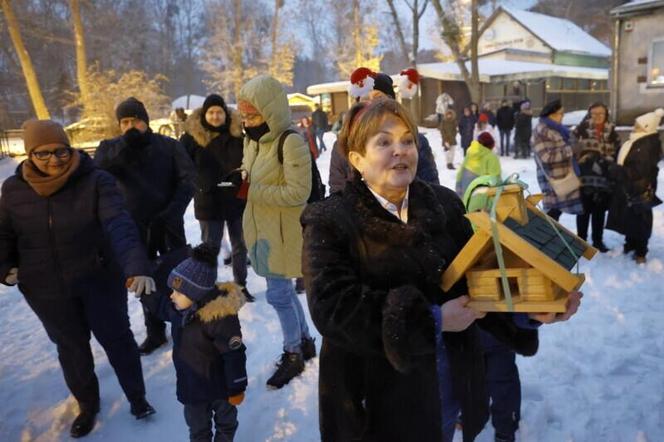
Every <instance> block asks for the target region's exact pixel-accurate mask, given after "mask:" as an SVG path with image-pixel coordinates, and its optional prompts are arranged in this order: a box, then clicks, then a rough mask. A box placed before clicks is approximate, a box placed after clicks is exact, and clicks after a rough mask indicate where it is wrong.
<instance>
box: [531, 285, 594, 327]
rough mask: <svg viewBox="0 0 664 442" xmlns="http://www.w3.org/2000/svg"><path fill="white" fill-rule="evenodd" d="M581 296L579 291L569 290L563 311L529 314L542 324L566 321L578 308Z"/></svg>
mask: <svg viewBox="0 0 664 442" xmlns="http://www.w3.org/2000/svg"><path fill="white" fill-rule="evenodd" d="M582 297H583V293H581V292H578V291H575V292H570V293H569V295H567V303H566V304H565V306H566V307H567V309H566V310H565V312H564V313H530V315H529V316H530V318H531V319H535V320H536V321H539V322H541V323H543V324H552V323H554V322H562V321H567V320H568V319H569V318H571V317H572V316H574V314H575V313H576V311H577V310H578V309H579V306H580V305H581V298H582Z"/></svg>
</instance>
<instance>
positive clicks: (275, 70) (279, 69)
mask: <svg viewBox="0 0 664 442" xmlns="http://www.w3.org/2000/svg"><path fill="white" fill-rule="evenodd" d="M283 7H284V0H275V1H274V15H273V16H272V34H271V38H270V40H271V41H270V43H271V48H272V53H271V54H270V65H269V72H270V75H272V76H273V77H274V78H276V79H277V80H279V81H280V82H282V83H283V84H285V85H288V86H290V85H292V84H293V65H294V63H295V55H294V54H293V52H294V51H293V46H292V44H291V42H290V41H285V42H282V41H280V38H279V37H280V31H281V29H280V22H279V12H280V11H281V10H282V8H283Z"/></svg>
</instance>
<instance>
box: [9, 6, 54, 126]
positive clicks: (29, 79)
mask: <svg viewBox="0 0 664 442" xmlns="http://www.w3.org/2000/svg"><path fill="white" fill-rule="evenodd" d="M0 6H2V10H3V11H4V13H5V18H6V20H7V27H8V29H9V35H10V37H11V39H12V43H14V49H16V54H17V55H18V59H19V61H20V62H21V69H22V70H23V76H24V77H25V83H26V84H27V86H28V93H29V94H30V99H31V100H32V106H33V107H34V108H35V114H36V115H37V118H39V119H40V120H48V119H50V118H51V116H50V114H49V113H48V108H47V107H46V102H45V101H44V96H43V95H42V92H41V89H40V87H39V82H38V81H37V75H36V74H35V68H34V67H33V66H32V60H31V59H30V54H28V51H27V49H26V48H25V45H24V44H23V39H22V38H21V31H20V29H19V25H18V21H17V20H16V16H15V15H14V11H13V10H12V6H11V3H10V0H0Z"/></svg>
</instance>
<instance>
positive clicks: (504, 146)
mask: <svg viewBox="0 0 664 442" xmlns="http://www.w3.org/2000/svg"><path fill="white" fill-rule="evenodd" d="M499 132H500V155H501V156H503V155H509V154H510V135H511V134H512V129H499Z"/></svg>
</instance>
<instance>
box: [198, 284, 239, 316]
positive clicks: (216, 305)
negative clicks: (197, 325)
mask: <svg viewBox="0 0 664 442" xmlns="http://www.w3.org/2000/svg"><path fill="white" fill-rule="evenodd" d="M217 289H218V290H219V291H220V292H224V293H226V295H219V296H217V297H216V298H214V299H213V300H212V301H210V302H208V303H207V304H205V305H204V306H203V307H202V308H200V309H199V310H198V311H197V312H196V315H198V318H199V319H200V320H201V322H212V321H214V320H217V319H221V318H223V317H225V316H234V315H237V313H238V312H239V311H240V308H242V306H243V305H244V304H245V303H246V302H247V300H246V298H245V296H244V293H242V287H240V286H239V285H237V284H235V283H234V282H221V283H217Z"/></svg>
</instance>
